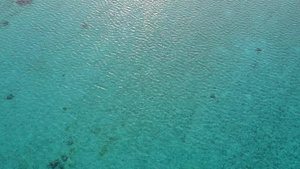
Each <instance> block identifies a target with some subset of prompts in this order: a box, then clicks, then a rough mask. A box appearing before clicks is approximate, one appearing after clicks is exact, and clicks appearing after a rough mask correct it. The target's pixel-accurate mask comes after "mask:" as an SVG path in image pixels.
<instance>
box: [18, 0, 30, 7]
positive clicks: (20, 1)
mask: <svg viewBox="0 0 300 169" xmlns="http://www.w3.org/2000/svg"><path fill="white" fill-rule="evenodd" d="M32 2H33V0H17V2H16V3H17V4H18V5H19V6H24V5H28V4H32Z"/></svg>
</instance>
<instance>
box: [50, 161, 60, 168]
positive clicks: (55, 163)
mask: <svg viewBox="0 0 300 169" xmlns="http://www.w3.org/2000/svg"><path fill="white" fill-rule="evenodd" d="M59 163H60V161H59V160H55V161H53V162H50V163H49V166H50V167H51V168H53V169H54V168H55V167H57V166H58V164H59Z"/></svg>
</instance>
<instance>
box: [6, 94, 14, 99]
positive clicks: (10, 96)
mask: <svg viewBox="0 0 300 169" xmlns="http://www.w3.org/2000/svg"><path fill="white" fill-rule="evenodd" d="M14 97H15V96H14V95H13V94H9V95H8V96H7V97H6V99H7V100H11V99H13V98H14Z"/></svg>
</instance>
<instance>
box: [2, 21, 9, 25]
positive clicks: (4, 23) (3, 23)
mask: <svg viewBox="0 0 300 169" xmlns="http://www.w3.org/2000/svg"><path fill="white" fill-rule="evenodd" d="M1 25H2V26H8V25H9V22H8V21H3V22H1Z"/></svg>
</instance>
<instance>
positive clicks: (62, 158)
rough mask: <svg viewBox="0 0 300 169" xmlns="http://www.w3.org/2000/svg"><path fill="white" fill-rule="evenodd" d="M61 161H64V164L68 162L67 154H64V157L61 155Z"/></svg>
mask: <svg viewBox="0 0 300 169" xmlns="http://www.w3.org/2000/svg"><path fill="white" fill-rule="evenodd" d="M61 160H62V161H63V162H65V161H67V160H68V157H67V156H66V155H65V154H63V155H61Z"/></svg>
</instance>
